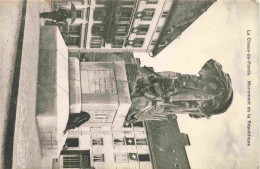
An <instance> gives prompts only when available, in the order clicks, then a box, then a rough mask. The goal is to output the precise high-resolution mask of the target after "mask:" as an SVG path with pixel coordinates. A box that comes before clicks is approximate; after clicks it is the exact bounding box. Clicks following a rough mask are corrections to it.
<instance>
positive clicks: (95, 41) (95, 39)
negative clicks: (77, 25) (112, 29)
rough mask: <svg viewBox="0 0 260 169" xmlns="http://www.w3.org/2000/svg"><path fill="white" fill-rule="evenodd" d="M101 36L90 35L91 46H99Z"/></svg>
mask: <svg viewBox="0 0 260 169" xmlns="http://www.w3.org/2000/svg"><path fill="white" fill-rule="evenodd" d="M101 45H102V38H101V37H92V38H91V45H90V47H91V48H101Z"/></svg>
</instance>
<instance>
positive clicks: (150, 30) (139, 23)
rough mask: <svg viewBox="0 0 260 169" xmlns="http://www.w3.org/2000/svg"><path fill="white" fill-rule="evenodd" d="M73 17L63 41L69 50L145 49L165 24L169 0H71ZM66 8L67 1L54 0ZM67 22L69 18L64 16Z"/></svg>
mask: <svg viewBox="0 0 260 169" xmlns="http://www.w3.org/2000/svg"><path fill="white" fill-rule="evenodd" d="M72 2H73V3H74V4H75V6H76V9H77V19H76V21H75V22H74V23H73V24H72V25H70V26H69V29H70V38H69V39H68V41H67V42H66V43H67V45H68V48H69V50H70V51H71V52H72V51H74V52H78V51H80V52H107V51H109V52H122V51H135V52H149V51H151V50H152V49H153V47H154V45H155V42H156V40H157V39H158V37H159V34H160V31H161V29H162V27H163V26H164V24H165V21H166V18H167V16H168V13H169V11H170V9H171V6H172V4H173V0H159V1H158V0H149V1H139V0H124V1H108V0H103V1H101V0H91V1H87V0H85V1H84V0H83V1H82V0H80V1H72ZM55 7H56V8H67V9H70V7H71V3H70V1H55ZM68 22H69V23H70V19H68Z"/></svg>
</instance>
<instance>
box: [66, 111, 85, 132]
mask: <svg viewBox="0 0 260 169" xmlns="http://www.w3.org/2000/svg"><path fill="white" fill-rule="evenodd" d="M89 119H90V115H89V114H88V113H87V112H80V113H75V114H70V115H69V120H68V123H67V127H66V129H65V130H64V131H63V133H64V134H66V132H67V131H68V130H71V129H75V128H77V127H80V126H81V125H82V124H84V123H85V122H87V121H88V120H89Z"/></svg>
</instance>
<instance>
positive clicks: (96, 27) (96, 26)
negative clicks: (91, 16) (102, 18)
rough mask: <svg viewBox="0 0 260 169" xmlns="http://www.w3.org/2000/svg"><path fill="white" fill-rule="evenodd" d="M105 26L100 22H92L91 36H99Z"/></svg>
mask: <svg viewBox="0 0 260 169" xmlns="http://www.w3.org/2000/svg"><path fill="white" fill-rule="evenodd" d="M104 30H105V26H104V24H102V23H96V24H93V26H92V29H91V33H92V35H93V36H101V35H102V34H103V33H104Z"/></svg>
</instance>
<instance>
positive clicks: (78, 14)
mask: <svg viewBox="0 0 260 169" xmlns="http://www.w3.org/2000/svg"><path fill="white" fill-rule="evenodd" d="M76 12H77V15H76V17H77V18H81V14H82V10H77V11H76Z"/></svg>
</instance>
